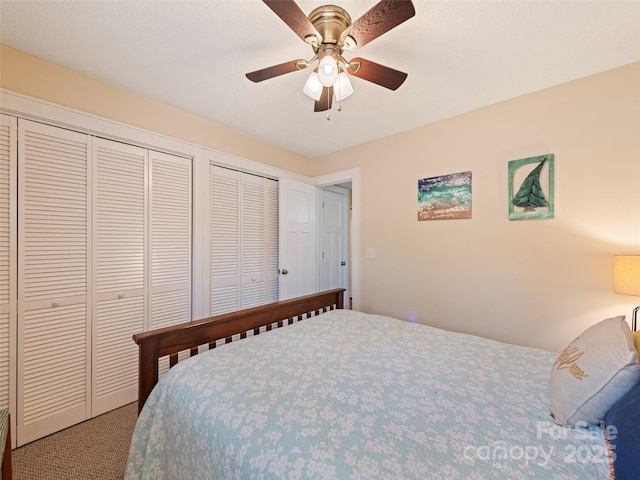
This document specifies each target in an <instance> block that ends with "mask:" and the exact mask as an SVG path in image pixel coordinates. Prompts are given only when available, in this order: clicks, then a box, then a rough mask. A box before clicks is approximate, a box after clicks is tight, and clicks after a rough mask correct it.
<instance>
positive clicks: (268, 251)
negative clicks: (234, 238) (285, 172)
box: [240, 174, 278, 308]
mask: <svg viewBox="0 0 640 480" xmlns="http://www.w3.org/2000/svg"><path fill="white" fill-rule="evenodd" d="M274 184H275V185H274ZM270 187H271V188H270ZM274 188H275V190H276V192H275V195H276V203H277V182H275V181H274V180H270V179H268V178H263V177H258V176H255V175H249V174H245V175H244V176H243V178H242V189H241V192H242V195H241V202H240V219H241V226H242V228H241V237H242V241H241V245H242V255H241V259H242V260H241V269H242V295H241V304H240V306H241V308H251V307H256V306H258V305H264V304H265V303H269V302H275V301H276V300H277V299H278V298H277V297H278V292H277V287H276V290H275V292H274V288H273V287H274V285H273V281H274V280H275V281H276V285H277V269H278V267H277V262H278V254H277V248H278V246H277V241H276V242H275V245H274V242H273V240H274V235H275V238H276V240H277V223H276V229H275V233H274V228H273V225H272V223H273V220H274V217H275V221H276V222H277V214H274V212H270V211H269V209H270V207H271V208H272V207H273V189H274ZM276 212H277V210H276ZM274 293H275V298H273V296H274ZM269 294H271V295H269ZM270 296H271V298H270Z"/></svg>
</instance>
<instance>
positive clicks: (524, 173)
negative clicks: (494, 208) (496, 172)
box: [509, 153, 555, 220]
mask: <svg viewBox="0 0 640 480" xmlns="http://www.w3.org/2000/svg"><path fill="white" fill-rule="evenodd" d="M554 160H555V159H554V154H553V153H549V154H547V155H539V156H537V157H529V158H522V159H520V160H512V161H510V162H509V220H523V219H529V218H553V215H554Z"/></svg>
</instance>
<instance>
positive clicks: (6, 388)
mask: <svg viewBox="0 0 640 480" xmlns="http://www.w3.org/2000/svg"><path fill="white" fill-rule="evenodd" d="M16 165H17V120H16V118H14V117H8V116H6V115H0V409H5V408H8V409H9V410H10V412H11V415H12V417H11V421H12V423H13V422H14V421H15V418H16V412H15V374H14V372H15V361H16V359H15V352H16V349H15V331H16V330H15V329H16V324H15V309H16V278H15V274H14V272H15V262H16V223H15V221H16V216H15V214H16V196H17V195H16V191H15V189H16V185H17V177H16ZM12 428H13V430H14V431H15V423H13V425H12Z"/></svg>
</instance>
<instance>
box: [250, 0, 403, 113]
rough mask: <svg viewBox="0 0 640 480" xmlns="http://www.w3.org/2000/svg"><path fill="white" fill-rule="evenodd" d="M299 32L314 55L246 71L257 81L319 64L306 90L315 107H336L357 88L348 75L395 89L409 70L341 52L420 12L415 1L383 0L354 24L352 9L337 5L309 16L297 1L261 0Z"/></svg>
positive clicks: (353, 47)
mask: <svg viewBox="0 0 640 480" xmlns="http://www.w3.org/2000/svg"><path fill="white" fill-rule="evenodd" d="M262 1H263V2H264V3H266V4H267V6H268V7H269V8H270V9H271V10H273V11H274V12H275V14H276V15H278V16H279V17H280V18H281V19H282V20H283V21H284V23H286V24H287V25H288V26H289V28H291V30H293V31H294V32H295V33H296V35H298V36H299V37H300V38H301V39H302V40H304V41H305V42H306V43H308V44H309V45H311V47H312V48H313V52H314V56H313V57H312V58H311V59H309V60H305V59H299V60H293V61H289V62H285V63H281V64H279V65H273V66H271V67H267V68H263V69H260V70H256V71H254V72H250V73H247V74H246V75H247V78H248V79H249V80H251V81H253V82H262V81H263V80H267V79H269V78H273V77H277V76H279V75H284V74H285V73H291V72H295V71H298V70H303V69H305V68H307V67H309V66H312V65H314V64H315V63H316V62H318V66H317V67H315V68H314V69H313V72H312V73H311V75H310V76H309V78H308V79H307V81H306V83H305V86H304V89H303V91H304V93H306V94H307V95H308V96H310V97H311V98H313V99H314V100H315V105H314V111H315V112H322V111H325V110H329V109H331V105H332V101H333V97H334V96H335V97H336V100H337V101H342V100H343V99H345V98H346V97H348V96H349V95H351V93H353V87H352V85H351V82H350V80H349V77H348V76H347V74H346V73H345V72H347V73H349V75H352V76H354V77H358V78H361V79H363V80H367V81H369V82H372V83H375V84H377V85H380V86H382V87H385V88H388V89H390V90H396V89H397V88H398V87H399V86H400V85H402V83H403V82H404V81H405V79H406V78H407V74H406V73H403V72H400V71H398V70H394V69H393V68H389V67H385V66H384V65H380V64H378V63H375V62H372V61H370V60H365V59H364V58H360V57H356V58H352V59H351V60H346V59H345V58H344V57H343V56H342V54H343V52H344V51H345V50H346V51H352V50H355V49H357V48H360V47H363V46H364V45H366V44H367V43H369V42H371V41H372V40H375V39H376V38H378V37H379V36H381V35H382V34H384V33H386V32H388V31H389V30H391V29H392V28H395V27H397V26H398V25H400V24H401V23H403V22H405V21H406V20H408V19H410V18H411V17H413V16H414V15H415V13H416V12H415V9H414V7H413V4H412V3H411V0H382V1H380V2H379V3H377V4H376V5H374V6H373V7H372V8H371V9H370V10H368V11H367V12H366V13H365V14H364V15H362V16H361V17H360V18H359V19H357V20H356V21H355V22H353V23H352V22H351V17H350V16H349V13H348V12H347V11H346V10H344V9H343V8H341V7H337V6H335V5H324V6H322V7H318V8H316V9H315V10H313V11H312V12H311V13H310V14H309V16H307V15H305V14H304V12H303V11H302V10H301V9H300V7H299V6H298V5H297V4H296V3H295V1H294V0H262Z"/></svg>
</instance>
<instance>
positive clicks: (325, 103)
mask: <svg viewBox="0 0 640 480" xmlns="http://www.w3.org/2000/svg"><path fill="white" fill-rule="evenodd" d="M332 103H333V87H324V88H323V89H322V95H320V100H318V101H317V102H316V103H315V105H314V106H313V111H314V112H324V111H325V110H331V104H332Z"/></svg>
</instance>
